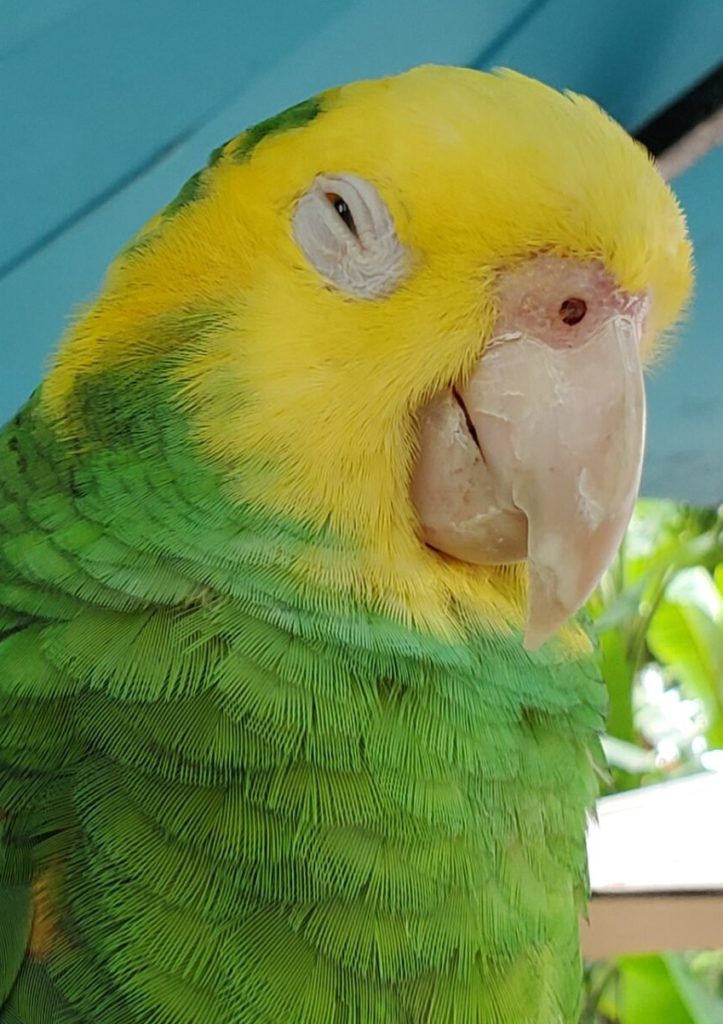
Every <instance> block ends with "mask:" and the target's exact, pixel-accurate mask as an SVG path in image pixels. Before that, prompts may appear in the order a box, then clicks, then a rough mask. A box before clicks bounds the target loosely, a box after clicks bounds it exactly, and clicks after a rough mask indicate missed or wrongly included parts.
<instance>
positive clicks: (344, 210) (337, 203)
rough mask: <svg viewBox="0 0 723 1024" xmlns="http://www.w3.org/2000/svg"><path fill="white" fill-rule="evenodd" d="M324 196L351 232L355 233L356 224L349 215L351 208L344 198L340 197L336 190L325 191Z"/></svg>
mask: <svg viewBox="0 0 723 1024" xmlns="http://www.w3.org/2000/svg"><path fill="white" fill-rule="evenodd" d="M326 198H327V199H328V200H329V202H330V203H331V205H332V206H333V207H334V209H335V210H336V212H337V213H338V214H339V216H340V217H341V219H342V220H343V221H344V223H345V224H346V226H347V227H348V228H349V230H350V231H351V232H353V234H356V224H355V223H354V218H353V217H352V215H351V210H350V209H349V206H348V204H347V202H346V200H345V199H342V198H341V196H340V195H337V193H336V192H327V193H326Z"/></svg>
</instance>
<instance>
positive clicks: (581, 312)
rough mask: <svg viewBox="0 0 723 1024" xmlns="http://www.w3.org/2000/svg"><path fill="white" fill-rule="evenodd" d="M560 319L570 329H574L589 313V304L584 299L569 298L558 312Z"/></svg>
mask: <svg viewBox="0 0 723 1024" xmlns="http://www.w3.org/2000/svg"><path fill="white" fill-rule="evenodd" d="M558 312H559V316H560V319H561V320H562V322H563V323H564V324H567V325H568V326H569V327H574V326H575V324H579V323H580V321H581V320H583V319H584V317H585V314H586V313H587V302H585V300H584V299H578V298H574V297H573V298H569V299H565V301H564V302H562V303H561V304H560V309H559V310H558Z"/></svg>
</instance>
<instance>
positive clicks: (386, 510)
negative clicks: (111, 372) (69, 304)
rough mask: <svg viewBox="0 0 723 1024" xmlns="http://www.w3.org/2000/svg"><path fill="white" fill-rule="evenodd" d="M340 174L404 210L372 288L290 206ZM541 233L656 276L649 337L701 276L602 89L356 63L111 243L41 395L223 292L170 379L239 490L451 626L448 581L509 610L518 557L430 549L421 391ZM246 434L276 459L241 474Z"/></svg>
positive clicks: (468, 347)
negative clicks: (332, 262) (422, 496)
mask: <svg viewBox="0 0 723 1024" xmlns="http://www.w3.org/2000/svg"><path fill="white" fill-rule="evenodd" d="M339 176H341V179H340V180H341V181H342V183H344V182H348V181H352V183H353V182H355V181H361V182H362V183H367V184H368V185H370V186H371V187H372V189H373V196H372V198H371V200H370V202H371V204H372V206H374V204H377V206H374V209H376V210H377V211H378V210H383V211H385V213H386V215H387V216H388V217H389V218H390V222H389V224H388V225H387V228H389V230H390V231H391V232H392V233H393V236H394V237H393V245H394V252H393V253H392V255H391V256H389V257H388V258H387V259H386V262H385V263H384V266H383V270H384V273H385V274H386V275H387V276H386V277H385V278H384V280H383V281H382V284H381V285H380V286H379V288H377V289H376V291H375V288H376V286H375V285H372V288H371V292H370V293H368V294H359V293H358V292H357V293H355V292H354V291H353V290H352V291H350V289H349V288H348V287H345V286H344V283H343V282H342V284H341V285H340V284H339V281H334V280H332V279H331V278H330V277H329V276H328V275H327V274H325V273H324V267H325V266H326V264H325V263H324V258H322V257H323V253H322V255H321V256H319V258H316V259H315V252H316V254H317V256H318V254H319V246H320V247H321V249H323V248H324V240H323V238H321V240H319V237H317V238H316V240H315V238H314V228H313V225H312V228H311V229H310V230H311V236H312V238H311V242H309V243H308V244H307V242H306V241H305V240H306V239H307V235H306V234H305V229H304V225H303V222H302V223H301V226H299V221H298V218H299V216H300V212H299V211H300V210H302V208H303V204H304V202H305V200H304V197H308V195H309V193H310V190H311V191H312V192H313V191H314V188H315V185H314V183H315V182H319V181H320V182H321V184H320V185H317V186H316V193H317V195H316V199H315V200H314V201H316V202H318V201H321V200H320V199H319V195H318V194H319V192H320V193H321V195H322V196H323V195H326V196H327V199H328V202H329V203H330V204H331V206H330V212H331V213H332V214H334V215H336V216H340V217H341V216H342V215H343V213H344V209H343V207H339V208H338V209H337V208H336V207H334V203H335V202H336V198H335V195H334V190H333V188H330V187H329V186H328V184H327V182H328V181H331V182H332V183H333V182H334V181H336V180H338V179H339ZM344 187H348V185H344ZM342 198H344V197H342ZM362 200H363V197H362ZM362 205H363V202H362ZM332 207H334V208H333V209H332ZM339 209H341V213H339ZM316 215H317V214H315V213H314V211H313V210H312V211H311V216H312V219H313V217H314V216H316ZM380 216H381V214H380ZM356 227H357V226H356V225H355V228H356ZM373 228H374V226H373V225H372V228H370V230H372V229H373ZM387 228H384V230H387ZM376 229H377V230H380V229H379V225H378V224H377V226H376ZM322 234H323V232H322ZM314 246H317V249H316V250H315V249H314ZM309 247H310V248H309ZM310 253H311V255H310ZM541 253H542V254H549V255H553V256H559V257H564V258H569V259H574V260H578V261H582V262H585V261H595V263H596V264H597V265H602V267H603V268H604V270H605V271H606V272H607V274H609V275H610V278H611V279H612V280H613V281H614V282H615V283H616V285H617V287H619V288H620V289H621V290H623V291H624V292H626V293H630V294H643V293H644V294H646V295H648V296H649V302H650V312H649V314H648V316H647V320H646V328H645V339H644V351H645V353H650V352H652V351H653V349H654V346H655V340H656V338H658V337H659V336H660V334H661V332H663V331H665V330H666V329H667V328H669V327H670V325H671V324H672V323H673V322H674V321H675V319H676V318H677V317H678V316H679V314H680V311H681V308H682V306H683V304H684V302H685V299H686V297H687V295H688V292H689V289H690V283H691V269H690V264H691V254H690V246H689V243H688V241H687V239H686V233H685V225H684V221H683V217H682V215H681V213H680V211H679V209H678V206H677V204H676V202H675V199H674V198H673V196H672V194H671V192H670V191H669V189H668V188H667V186H666V185H665V183H664V182H663V181H662V179H661V178H660V176H659V175H658V173H657V171H656V169H655V167H654V166H653V164H652V163H651V161H650V160H649V158H648V156H647V155H646V153H645V152H644V151H643V149H642V148H641V147H640V146H638V145H637V144H636V143H634V142H633V141H632V140H631V139H630V138H629V136H628V135H627V134H626V133H625V132H624V131H623V130H622V129H621V128H620V127H619V126H618V125H616V124H615V123H614V122H613V121H611V120H610V119H609V118H608V117H607V116H606V115H605V114H604V113H602V112H601V111H600V110H599V108H598V107H597V106H596V105H595V104H594V103H592V102H591V101H590V100H587V99H584V98H581V97H578V96H573V95H562V94H560V93H558V92H555V91H554V90H552V89H549V88H547V87H546V86H544V85H542V84H540V83H538V82H535V81H532V80H530V79H528V78H525V77H523V76H521V75H518V74H514V73H511V72H501V73H496V74H483V73H479V72H476V71H469V70H462V69H458V68H447V67H423V68H418V69H416V70H414V71H411V72H409V73H407V74H404V75H401V76H399V77H396V78H391V79H384V80H379V81H368V82H359V83H355V84H352V85H348V86H345V87H343V88H340V89H336V90H332V91H330V92H328V93H325V94H323V95H321V96H320V97H318V98H317V100H316V101H314V102H313V103H311V104H308V105H302V107H301V108H299V110H298V111H297V113H296V114H293V113H292V115H291V116H289V117H287V118H286V119H285V121H284V120H282V121H281V122H279V123H277V124H275V125H274V124H272V123H270V124H269V125H268V126H266V128H265V129H264V126H262V128H261V130H257V131H256V133H254V130H253V129H252V130H251V131H250V132H247V133H245V134H244V135H242V136H240V137H238V138H236V139H232V140H230V141H229V142H228V143H226V144H225V146H223V147H222V148H221V149H220V150H219V151H217V152H216V154H214V158H213V159H212V161H211V163H210V164H209V166H208V167H207V168H206V169H204V171H203V172H201V174H200V175H199V176H197V177H196V178H195V179H194V180H193V182H192V183H191V184H190V185H189V186H188V188H187V189H186V192H185V195H184V196H182V197H181V201H179V202H177V203H176V204H175V205H174V206H173V207H172V208H171V209H169V211H166V213H165V214H161V215H159V216H158V217H156V218H154V220H153V221H152V222H151V223H150V224H149V225H148V226H147V227H146V229H145V230H144V232H143V233H142V234H141V236H140V237H139V239H138V240H137V243H136V245H135V246H134V247H132V248H131V249H130V250H127V251H126V253H124V254H122V255H121V257H119V259H118V260H117V262H116V263H115V265H114V266H113V268H112V270H111V272H110V274H109V278H108V281H107V284H106V288H105V290H104V292H103V294H102V295H101V297H100V298H99V299H98V301H97V302H96V304H95V305H94V306H93V307H92V308H91V309H90V310H89V311H88V312H87V314H86V315H85V316H84V317H83V319H82V320H80V321H79V322H78V324H77V325H75V327H74V329H73V330H72V332H71V334H70V337H69V338H68V340H67V342H66V344H65V345H64V347H63V348H62V350H61V353H60V355H59V357H58V359H57V362H56V364H55V366H54V368H53V370H52V371H51V374H50V376H49V378H48V380H47V381H46V384H45V387H44V401H45V403H46V407H47V408H48V409H49V410H51V412H52V414H53V415H54V416H56V417H62V416H63V415H64V410H65V408H66V402H67V399H68V396H69V395H70V394H71V393H72V391H73V388H74V387H75V386H76V383H77V381H78V379H79V378H84V377H86V376H87V375H89V374H94V373H97V372H101V371H103V370H106V369H108V368H109V367H112V366H114V365H119V366H120V365H122V366H129V365H131V364H137V365H138V366H139V367H141V366H142V365H144V364H147V362H148V361H149V360H151V361H152V360H155V359H158V358H161V357H163V356H165V355H167V354H168V352H169V350H170V349H171V348H172V346H173V344H174V340H173V339H174V336H173V331H172V330H169V329H168V324H169V323H171V324H172V323H174V322H180V321H181V320H182V319H183V318H184V317H187V316H189V315H191V314H194V313H197V312H202V313H209V312H210V313H212V314H213V317H214V323H215V327H214V329H212V330H208V328H206V329H205V330H204V333H203V335H202V336H201V337H199V339H198V343H197V345H196V346H195V348H194V349H193V355H192V357H189V358H188V359H187V360H186V361H185V362H184V363H183V364H182V365H179V366H177V367H176V369H175V371H174V373H175V385H176V386H177V389H178V396H179V401H180V402H181V403H182V406H183V408H184V411H185V414H186V415H188V416H189V417H190V419H191V422H192V432H193V434H194V436H195V437H196V438H197V443H198V446H199V449H200V451H201V452H202V453H204V456H205V457H208V458H210V459H211V460H213V461H214V462H215V463H216V464H217V465H218V466H219V468H220V469H221V470H222V471H223V473H224V474H225V477H226V480H227V485H226V486H227V488H228V491H229V493H231V494H233V493H234V492H235V493H236V494H238V495H239V496H242V497H243V498H244V499H249V498H251V499H252V500H257V501H258V502H259V503H260V504H262V505H263V506H264V507H266V508H269V509H271V510H280V511H282V512H283V513H284V514H286V515H290V516H292V517H299V518H301V519H304V520H307V521H308V520H309V519H311V520H315V521H319V522H325V523H327V524H329V526H330V527H332V529H333V531H334V532H335V533H336V534H337V535H339V536H340V537H342V538H344V539H346V540H348V541H349V542H350V545H351V547H353V549H354V550H355V551H356V552H357V554H356V556H355V557H354V558H352V559H350V560H347V561H346V562H344V564H343V565H342V564H337V563H336V562H326V561H323V564H322V556H321V555H320V556H319V558H320V561H319V564H317V565H314V566H311V567H310V568H309V570H308V571H309V572H313V573H315V574H316V575H317V576H318V573H319V572H328V575H329V578H330V580H331V582H334V581H336V582H338V583H339V584H343V585H351V586H353V587H356V588H357V589H358V590H359V591H360V592H362V593H363V594H364V595H365V596H367V597H373V598H375V599H377V600H379V601H380V602H382V603H384V605H385V607H388V608H391V607H395V608H396V609H397V611H398V612H399V614H401V615H404V616H407V617H410V618H412V619H415V620H417V621H422V622H425V623H426V624H427V625H430V626H432V627H434V628H437V629H444V628H445V627H446V624H447V625H448V622H447V615H448V607H449V600H450V595H453V596H454V598H455V600H456V601H457V602H461V603H462V604H465V603H467V604H469V605H473V606H476V607H478V608H483V609H485V610H486V614H488V615H491V616H492V617H493V618H494V616H495V615H499V617H504V618H505V619H507V620H510V619H514V618H515V616H516V617H517V620H518V621H519V616H520V615H521V607H522V589H523V588H524V573H522V572H520V571H519V570H518V569H516V568H511V567H509V566H505V565H503V566H498V567H491V568H490V567H487V568H485V567H479V566H477V567H475V566H472V565H470V564H467V563H465V562H464V561H459V560H456V559H454V558H448V557H445V556H443V555H441V554H438V553H436V552H435V551H433V550H430V548H429V547H427V546H426V545H425V544H424V542H423V539H422V538H421V536H420V529H419V523H418V518H417V514H416V512H415V509H414V507H413V505H412V501H411V500H410V478H411V474H412V471H413V466H414V460H415V458H416V455H417V447H418V432H419V426H418V414H419V410H420V408H421V407H423V406H424V404H425V403H426V402H427V401H428V400H429V399H431V398H432V397H433V396H434V395H435V394H437V393H439V392H440V390H441V389H445V388H447V387H449V386H450V385H451V384H454V383H455V382H459V381H464V380H465V379H467V378H468V377H469V375H470V374H471V373H472V372H473V369H474V367H475V366H476V365H477V363H478V361H479V359H480V356H481V354H482V352H483V350H484V349H485V345H486V344H487V342H488V341H489V339H490V338H491V336H492V334H493V333H494V329H495V324H496V322H497V320H498V317H499V314H500V297H499V281H500V274H501V273H502V272H504V271H506V270H508V269H509V268H514V267H516V266H519V265H521V264H522V263H524V261H526V260H528V259H529V258H530V257H534V256H537V255H539V254H541ZM331 258H335V257H334V253H332V257H331ZM390 260H391V263H390ZM392 265H393V266H392ZM320 266H321V267H322V270H320V269H319V267H320ZM390 266H391V267H392V270H391V271H390V270H389V268H390ZM382 276H383V275H382ZM332 277H333V274H332ZM372 277H373V275H372ZM159 325H163V326H162V328H161V327H159ZM248 456H259V459H258V465H259V466H262V465H263V466H264V467H265V468H264V469H263V471H262V470H261V469H259V471H258V473H256V474H255V475H254V474H253V473H249V472H248V470H247V469H246V470H245V471H244V473H243V474H240V473H236V472H235V467H236V466H237V465H238V464H239V463H240V460H241V459H242V458H243V459H245V460H246V459H247V457H248ZM245 465H246V466H247V467H248V462H247V461H246V463H245ZM299 571H300V572H302V573H303V572H305V571H306V568H300V570H299Z"/></svg>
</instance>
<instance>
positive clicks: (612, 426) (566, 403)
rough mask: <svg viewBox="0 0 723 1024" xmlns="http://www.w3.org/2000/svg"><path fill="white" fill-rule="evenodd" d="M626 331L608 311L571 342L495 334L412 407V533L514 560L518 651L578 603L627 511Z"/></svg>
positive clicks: (632, 432) (633, 355)
mask: <svg viewBox="0 0 723 1024" xmlns="http://www.w3.org/2000/svg"><path fill="white" fill-rule="evenodd" d="M640 333H641V326H640V324H639V323H638V322H637V321H636V320H634V319H630V318H628V317H626V316H624V315H615V316H613V317H611V318H610V319H609V320H608V321H607V322H606V323H605V324H603V326H602V327H601V328H600V329H599V330H597V331H596V333H595V334H594V335H592V336H591V337H590V338H589V339H588V340H587V341H586V342H585V343H584V344H582V345H580V346H579V347H576V348H553V347H551V346H550V345H548V344H545V343H543V342H541V341H539V340H538V339H536V338H534V337H532V336H530V335H527V334H523V333H520V334H506V335H500V336H499V337H496V338H493V339H492V341H491V342H490V343H489V344H488V345H487V347H486V349H485V352H484V355H483V356H482V358H481V359H480V361H479V363H478V365H477V367H476V369H475V370H474V372H473V374H472V376H471V377H470V378H469V380H467V381H466V382H464V383H462V384H460V386H459V387H458V388H455V389H454V390H448V391H445V392H443V393H442V394H440V395H437V396H436V397H435V398H434V399H433V400H432V401H431V402H430V403H429V404H428V405H427V406H426V407H425V409H423V410H422V413H421V419H420V453H419V459H418V463H417V466H416V470H415V473H414V477H413V481H412V498H413V501H414V504H415V507H416V510H417V513H418V516H419V520H420V523H421V526H422V531H423V535H424V538H425V540H426V542H427V543H428V544H429V545H430V546H431V547H434V548H436V549H438V550H440V551H442V552H445V553H446V554H448V555H452V556H453V557H455V558H458V559H461V560H464V561H467V562H472V563H476V564H481V565H493V564H501V563H505V562H516V561H522V560H526V561H527V566H528V577H529V584H528V607H527V622H526V627H525V646H526V647H527V648H528V649H534V648H535V647H538V646H539V645H540V644H541V643H542V642H543V641H544V640H546V639H547V638H548V637H549V636H550V635H551V634H552V633H554V632H555V631H556V630H557V629H558V628H559V627H560V626H561V625H562V624H563V623H564V622H565V621H566V620H567V619H568V618H569V617H570V616H571V615H573V614H574V613H575V612H576V611H577V610H578V609H579V608H580V606H581V605H582V604H583V603H584V602H585V601H586V600H587V598H588V597H589V595H590V594H591V592H592V591H593V589H594V588H595V586H596V584H597V583H598V581H599V579H600V577H601V576H602V574H603V572H604V571H605V569H606V568H607V566H608V565H609V564H610V562H611V560H612V558H613V556H614V555H615V552H616V550H617V548H618V545H619V543H620V541H621V539H622V536H623V533H624V531H625V528H626V526H627V524H628V522H629V520H630V516H631V514H632V510H633V504H634V502H635V498H636V496H637V492H638V486H639V483H640V472H641V467H642V456H643V447H644V437H645V393H644V387H643V374H642V367H641V361H640V354H639V349H640Z"/></svg>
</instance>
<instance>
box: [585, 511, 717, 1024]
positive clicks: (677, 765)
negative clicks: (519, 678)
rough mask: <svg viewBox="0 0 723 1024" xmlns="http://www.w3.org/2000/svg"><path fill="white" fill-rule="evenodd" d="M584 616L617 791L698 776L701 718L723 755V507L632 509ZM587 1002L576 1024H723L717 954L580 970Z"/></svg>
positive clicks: (636, 959) (633, 959)
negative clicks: (593, 642)
mask: <svg viewBox="0 0 723 1024" xmlns="http://www.w3.org/2000/svg"><path fill="white" fill-rule="evenodd" d="M588 611H589V613H590V615H591V617H592V619H593V622H594V626H595V630H596V632H597V634H598V638H599V645H600V652H601V667H602V672H603V676H604V679H605V682H606V685H607V689H608V693H609V697H610V711H609V718H608V733H609V735H608V736H606V737H605V740H604V747H605V750H606V754H607V757H608V761H609V764H610V765H611V767H612V772H611V775H612V780H613V784H614V786H615V789H617V790H620V789H629V788H630V787H631V786H636V785H640V784H642V783H645V782H650V781H659V780H660V779H661V778H662V777H664V776H665V775H666V774H667V775H675V774H680V773H681V772H686V771H695V770H699V768H700V753H701V747H700V745H699V744H698V742H697V741H698V740H699V739H700V738H701V729H702V724H703V720H702V717H701V711H700V709H701V707H702V709H703V713H704V716H705V720H706V722H707V732H706V740H707V742H708V745H709V746H710V747H716V746H718V747H723V506H722V507H721V508H720V509H718V510H711V509H696V508H691V507H688V506H684V505H678V504H676V503H675V502H672V501H640V502H638V504H637V506H636V509H635V513H634V515H633V518H632V521H631V523H630V527H629V529H628V531H627V534H626V537H625V540H624V542H623V544H622V546H621V550H620V552H619V554H618V556H617V558H616V559H615V561H614V563H613V565H612V566H611V568H610V570H609V571H608V573H607V574H606V575H605V577H604V578H603V580H602V581H601V584H600V586H599V588H598V590H597V591H596V593H595V594H594V595H593V597H592V598H591V599H590V602H589V604H588ZM703 749H704V748H703ZM671 750H672V754H671ZM676 751H677V753H676ZM713 813H717V809H716V810H715V812H713ZM585 991H586V1003H585V1010H584V1012H583V1016H582V1018H581V1024H723V951H720V952H711V953H707V954H695V955H690V954H671V953H664V954H660V955H657V954H650V955H645V956H624V957H620V958H618V959H614V960H608V961H604V962H600V963H597V964H589V965H588V967H587V969H586V974H585Z"/></svg>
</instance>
